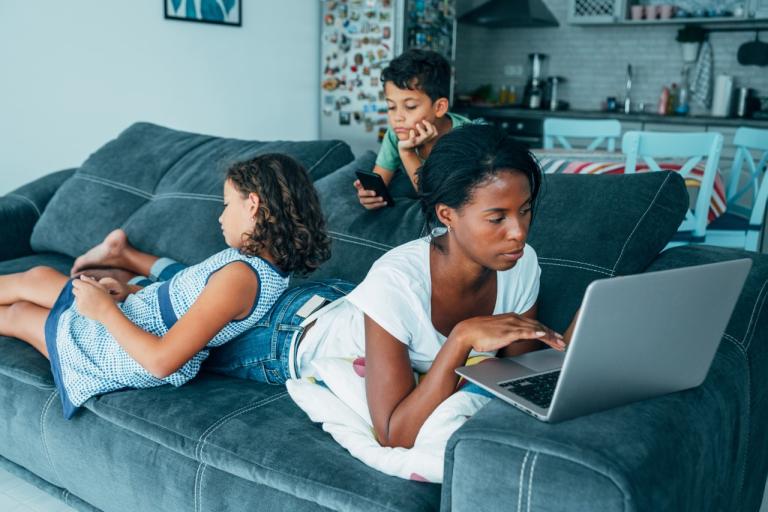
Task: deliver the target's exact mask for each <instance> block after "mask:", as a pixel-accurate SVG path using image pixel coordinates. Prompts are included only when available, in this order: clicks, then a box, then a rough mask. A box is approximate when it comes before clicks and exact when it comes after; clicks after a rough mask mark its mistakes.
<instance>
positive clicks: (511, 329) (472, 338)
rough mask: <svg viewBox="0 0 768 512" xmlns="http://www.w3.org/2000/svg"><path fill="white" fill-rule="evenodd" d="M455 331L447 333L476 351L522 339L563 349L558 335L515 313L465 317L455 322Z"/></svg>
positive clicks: (490, 349) (496, 348)
mask: <svg viewBox="0 0 768 512" xmlns="http://www.w3.org/2000/svg"><path fill="white" fill-rule="evenodd" d="M457 330H458V332H455V333H454V332H452V333H451V334H452V335H454V334H455V335H458V337H459V339H460V340H462V341H463V343H464V344H465V345H466V347H467V348H469V349H472V350H474V351H476V352H493V351H496V350H499V349H501V348H504V347H506V346H508V345H510V344H512V343H515V342H518V341H523V340H540V341H542V342H544V343H546V344H547V345H549V346H550V347H552V348H554V349H555V350H559V351H563V350H565V343H564V341H563V336H562V335H561V334H559V333H556V332H555V331H553V330H552V329H550V328H549V327H546V326H545V325H543V324H541V323H540V322H538V321H536V320H533V319H531V318H526V317H524V316H521V315H518V314H517V313H504V314H501V315H492V316H478V317H473V318H469V319H467V320H464V321H462V322H459V323H458V324H457V325H456V327H454V331H457Z"/></svg>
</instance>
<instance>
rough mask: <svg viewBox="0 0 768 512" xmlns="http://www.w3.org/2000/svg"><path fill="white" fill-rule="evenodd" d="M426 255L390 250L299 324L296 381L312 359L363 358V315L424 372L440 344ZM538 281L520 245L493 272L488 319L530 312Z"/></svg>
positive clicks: (409, 246) (412, 246)
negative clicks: (513, 257)
mask: <svg viewBox="0 0 768 512" xmlns="http://www.w3.org/2000/svg"><path fill="white" fill-rule="evenodd" d="M429 252H430V243H429V239H428V238H420V239H418V240H413V241H412V242H408V243H406V244H403V245H400V246H398V247H396V248H394V249H392V250H391V251H389V252H387V253H386V254H384V255H383V256H382V257H381V258H379V259H378V260H376V262H375V263H374V264H373V267H371V270H370V271H369V272H368V275H367V276H366V277H365V279H364V280H363V282H361V283H360V284H359V285H358V286H357V287H356V288H355V289H354V290H352V291H351V292H350V293H349V295H347V296H346V297H342V298H340V299H338V300H336V301H334V302H333V303H332V304H329V305H328V306H326V307H324V308H323V309H321V310H320V311H319V312H318V314H317V315H316V316H315V315H313V316H311V317H309V318H308V319H307V320H306V321H305V324H308V323H309V322H311V321H314V322H315V324H314V325H313V326H312V328H311V329H310V330H309V331H308V332H307V335H306V336H305V337H304V339H303V340H302V342H301V344H300V345H299V347H298V352H297V355H296V358H297V363H298V369H299V373H300V374H301V376H302V377H306V376H308V375H313V373H314V372H313V371H312V367H311V364H310V363H311V362H312V361H313V360H314V359H316V358H320V357H358V356H362V355H364V354H365V328H364V324H363V315H364V314H366V315H368V317H369V318H371V319H372V320H374V321H375V322H376V323H377V324H379V325H380V326H381V327H382V328H383V329H385V330H386V331H387V332H388V333H389V334H391V335H392V336H394V337H395V338H397V339H398V340H399V341H401V342H402V343H403V344H405V345H407V346H408V355H409V356H410V359H411V366H412V367H413V368H414V369H415V370H416V371H417V372H420V373H424V372H426V371H427V370H429V368H430V366H431V365H432V362H433V361H434V360H435V358H436V357H437V353H438V351H439V350H440V347H442V345H443V343H445V339H446V337H445V336H443V335H442V334H440V333H439V332H438V331H437V329H435V327H434V326H433V325H432V315H431V309H432V308H431V302H432V301H431V293H432V284H431V283H432V282H431V278H430V267H429ZM540 275H541V269H540V268H539V263H538V258H537V257H536V252H535V251H534V250H533V248H531V247H530V246H529V245H526V246H525V250H524V253H523V256H522V258H520V259H519V260H518V261H517V264H516V265H515V266H514V267H512V268H511V269H509V270H505V271H500V272H497V276H496V279H497V286H496V289H497V292H496V306H495V307H494V310H493V314H495V315H496V314H501V313H510V312H514V313H524V312H526V311H528V310H529V309H531V308H532V307H533V305H534V304H535V303H536V298H537V297H538V294H539V276H540ZM291 368H293V365H291Z"/></svg>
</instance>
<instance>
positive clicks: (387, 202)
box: [354, 170, 395, 210]
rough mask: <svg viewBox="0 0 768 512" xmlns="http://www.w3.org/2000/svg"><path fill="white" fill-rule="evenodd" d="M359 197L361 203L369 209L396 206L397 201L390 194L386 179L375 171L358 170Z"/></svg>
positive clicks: (356, 181) (357, 187)
mask: <svg viewBox="0 0 768 512" xmlns="http://www.w3.org/2000/svg"><path fill="white" fill-rule="evenodd" d="M355 174H356V175H357V180H355V183H354V185H355V188H356V189H357V198H358V200H359V201H360V204H361V205H363V207H364V208H366V209H368V210H376V209H379V208H382V207H384V206H394V205H395V201H394V199H392V196H391V195H389V189H388V188H387V184H386V182H385V181H384V179H383V178H382V177H381V176H380V175H379V174H376V173H375V172H369V171H363V170H357V171H355Z"/></svg>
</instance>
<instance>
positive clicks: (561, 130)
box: [544, 118, 621, 151]
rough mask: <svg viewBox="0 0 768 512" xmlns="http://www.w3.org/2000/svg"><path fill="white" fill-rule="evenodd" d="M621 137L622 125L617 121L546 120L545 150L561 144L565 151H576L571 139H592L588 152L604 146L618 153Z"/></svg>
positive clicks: (587, 147)
mask: <svg viewBox="0 0 768 512" xmlns="http://www.w3.org/2000/svg"><path fill="white" fill-rule="evenodd" d="M619 137H621V123H620V122H619V121H617V120H616V119H561V118H547V119H545V120H544V148H545V149H553V148H554V147H555V145H556V143H559V144H560V145H561V146H562V147H564V148H565V149H574V148H573V144H572V142H571V141H569V140H568V138H571V139H592V141H591V142H590V143H589V144H588V145H587V146H586V149H587V150H590V151H591V150H595V149H598V148H599V147H600V146H601V145H602V144H605V145H606V148H607V149H608V151H616V141H617V140H618V138H619Z"/></svg>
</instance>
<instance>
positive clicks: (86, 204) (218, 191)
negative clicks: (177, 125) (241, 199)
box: [31, 123, 354, 264]
mask: <svg viewBox="0 0 768 512" xmlns="http://www.w3.org/2000/svg"><path fill="white" fill-rule="evenodd" d="M273 152H276V153H285V154H288V155H290V156H292V157H294V158H296V159H297V160H298V161H299V162H301V163H302V164H303V165H304V166H305V167H306V168H307V170H308V171H309V174H310V176H311V177H312V179H313V180H316V179H319V178H322V177H323V176H326V175H328V174H330V173H331V172H333V171H334V170H336V169H338V168H339V167H341V166H343V165H344V164H346V163H348V162H350V161H351V160H352V159H353V158H354V156H353V155H352V152H351V150H350V149H349V146H347V144H345V143H343V142H340V141H310V142H287V141H274V142H261V141H245V140H237V139H225V138H220V137H213V136H209V135H200V134H194V133H187V132H182V131H178V130H172V129H170V128H165V127H162V126H157V125H153V124H149V123H136V124H134V125H132V126H130V127H129V128H128V129H126V130H125V131H124V132H123V133H121V134H120V135H119V136H118V137H117V138H116V139H115V140H113V141H111V142H108V143H107V144H105V145H104V146H103V147H101V148H100V149H98V150H97V151H96V152H95V153H93V154H92V155H91V156H90V157H89V158H88V159H87V160H86V161H85V162H84V163H83V165H82V166H81V167H80V168H79V169H78V170H77V171H76V172H75V174H74V175H73V176H72V177H71V178H70V179H69V180H68V181H67V182H65V183H64V184H63V185H62V186H61V188H59V190H58V191H57V192H56V194H55V195H54V197H53V198H52V199H51V202H50V203H49V204H48V206H47V208H46V209H45V211H44V212H43V215H42V217H41V218H40V220H39V221H38V222H37V224H36V226H35V229H34V231H33V233H32V238H31V244H32V248H33V249H34V250H35V251H38V252H43V251H53V252H59V253H64V254H67V255H69V256H72V257H76V256H78V255H80V254H82V253H83V252H84V251H86V250H87V249H89V248H91V247H93V246H94V245H95V244H97V243H99V242H100V241H101V240H103V239H104V237H105V236H106V235H107V233H109V232H110V231H111V230H113V229H115V228H118V227H122V228H123V229H124V230H125V231H126V232H127V234H128V238H129V240H130V241H131V243H132V244H133V245H135V246H136V247H138V248H139V249H141V250H143V251H146V252H149V253H152V254H158V255H162V256H168V257H171V258H174V259H176V260H178V261H181V262H183V263H188V264H189V263H196V262H198V261H201V260H203V259H204V258H206V257H208V256H210V255H211V254H213V253H215V252H217V251H219V250H221V249H224V248H225V247H226V246H225V245H224V240H223V238H222V236H221V228H220V227H219V224H218V217H219V215H220V214H221V210H222V187H223V182H224V173H225V172H226V170H227V168H228V167H229V166H230V165H231V164H232V163H234V162H238V161H242V160H247V159H249V158H252V157H254V156H256V155H259V154H264V153H273Z"/></svg>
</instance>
